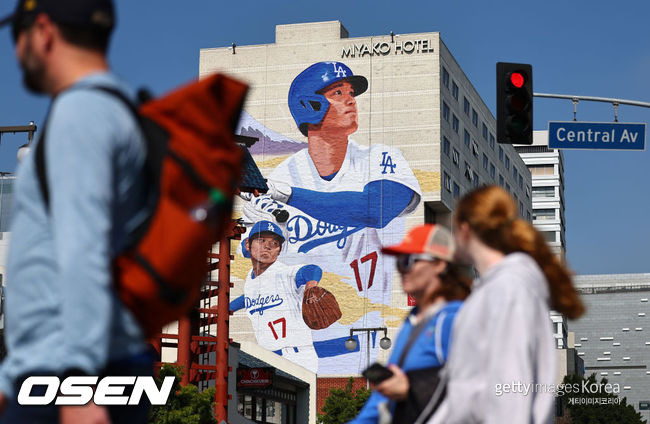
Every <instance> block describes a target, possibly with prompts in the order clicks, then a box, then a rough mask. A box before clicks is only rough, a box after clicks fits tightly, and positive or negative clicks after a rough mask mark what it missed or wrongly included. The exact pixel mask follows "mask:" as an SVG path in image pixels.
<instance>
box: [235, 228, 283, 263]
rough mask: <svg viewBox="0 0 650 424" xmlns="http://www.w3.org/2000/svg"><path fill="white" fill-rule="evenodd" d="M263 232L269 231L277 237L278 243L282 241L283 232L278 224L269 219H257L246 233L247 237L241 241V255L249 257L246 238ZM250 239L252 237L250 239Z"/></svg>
mask: <svg viewBox="0 0 650 424" xmlns="http://www.w3.org/2000/svg"><path fill="white" fill-rule="evenodd" d="M263 233H271V234H274V235H275V236H277V237H278V239H279V241H280V244H283V243H284V234H282V228H280V227H279V226H278V225H276V224H274V223H272V222H271V221H257V222H256V223H255V225H253V228H251V230H250V232H249V233H248V237H247V238H245V239H244V240H242V241H241V251H242V255H243V256H244V257H245V258H250V257H251V253H250V252H249V251H248V249H247V248H246V240H248V239H249V238H251V237H255V236H260V235H262V234H263ZM251 240H252V239H251Z"/></svg>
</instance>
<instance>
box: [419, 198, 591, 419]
mask: <svg viewBox="0 0 650 424" xmlns="http://www.w3.org/2000/svg"><path fill="white" fill-rule="evenodd" d="M453 227H454V237H455V239H456V256H457V259H458V260H461V261H465V262H467V263H471V264H472V265H474V268H475V269H476V271H477V272H478V276H479V277H478V279H477V280H475V282H474V286H473V289H472V294H471V295H470V296H469V298H468V299H467V300H466V302H465V304H464V306H463V307H462V308H461V310H460V312H459V313H458V317H457V319H456V322H455V325H454V338H453V340H452V347H451V351H450V354H449V361H448V363H447V369H446V371H445V375H446V381H447V384H446V389H447V393H446V397H445V399H444V401H443V403H442V405H441V406H440V407H439V408H438V410H437V412H436V414H435V415H434V417H433V418H432V419H431V420H430V421H429V422H430V423H449V424H455V423H463V424H467V423H479V422H480V423H550V422H552V420H553V411H554V392H553V388H554V386H553V385H554V384H555V383H556V380H555V379H556V371H555V354H556V353H555V342H554V340H553V333H552V329H551V323H550V319H549V307H550V308H552V309H554V310H556V311H558V312H560V313H562V314H563V315H564V316H566V317H567V318H571V319H575V318H578V317H579V316H580V315H582V313H583V312H584V306H583V305H582V302H581V300H580V298H579V296H578V293H577V291H576V290H575V289H574V287H573V285H572V282H571V275H570V273H569V271H568V270H567V269H566V268H565V267H564V266H563V265H562V264H561V263H560V261H559V260H558V258H557V257H556V256H555V255H554V254H553V253H552V252H551V250H550V248H549V247H548V245H547V243H546V240H545V239H544V237H543V236H542V235H541V234H540V232H539V231H537V230H536V229H535V228H534V227H533V226H532V225H531V224H530V223H529V222H528V221H525V220H523V219H520V218H519V217H518V216H517V207H516V205H515V202H514V201H513V199H512V198H511V197H510V195H509V194H508V193H506V192H505V191H504V190H503V189H501V188H499V187H496V186H485V187H481V188H479V189H477V190H474V191H472V192H470V193H468V194H467V195H465V196H464V197H463V198H462V199H461V200H460V202H459V203H458V205H457V207H456V211H455V213H454V220H453Z"/></svg>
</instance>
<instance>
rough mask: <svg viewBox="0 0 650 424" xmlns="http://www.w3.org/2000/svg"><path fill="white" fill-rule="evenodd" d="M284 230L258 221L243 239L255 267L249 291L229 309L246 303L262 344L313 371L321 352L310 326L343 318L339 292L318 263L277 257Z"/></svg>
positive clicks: (246, 288) (247, 286)
mask: <svg viewBox="0 0 650 424" xmlns="http://www.w3.org/2000/svg"><path fill="white" fill-rule="evenodd" d="M283 243H284V235H283V234H282V230H281V229H280V227H278V226H277V225H275V224H274V223H272V222H270V221H259V222H257V223H256V224H255V225H253V228H251V231H250V233H249V236H248V238H247V239H246V240H244V247H245V249H246V250H245V252H246V255H247V256H250V258H251V263H252V265H253V268H252V269H251V270H250V272H249V273H248V275H247V277H246V283H245V285H244V294H243V295H242V296H240V297H238V298H236V299H235V300H233V301H232V302H231V303H230V310H231V311H233V312H234V311H237V310H240V309H246V312H247V313H246V315H247V316H248V318H249V319H250V321H251V324H252V326H253V330H254V331H255V337H256V339H257V344H258V345H260V346H261V347H263V348H265V349H268V350H271V351H275V352H276V353H278V354H279V355H282V356H284V357H286V358H287V359H289V360H291V361H293V362H295V363H297V364H299V365H301V366H303V367H305V368H307V369H309V370H311V371H313V372H317V370H318V356H317V354H316V350H315V349H314V345H313V342H312V336H311V329H318V330H320V329H323V328H327V327H328V326H329V325H331V324H332V323H333V322H335V321H336V320H338V319H339V318H341V310H340V308H339V306H338V303H337V302H336V299H335V298H334V296H333V295H332V294H331V293H330V292H328V291H327V290H325V289H322V288H320V287H318V282H319V281H320V279H321V277H322V274H323V273H322V271H321V269H320V268H319V267H318V266H316V265H304V266H300V265H298V266H287V265H284V264H283V263H281V262H278V261H277V259H278V256H279V255H280V251H281V250H282V244H283Z"/></svg>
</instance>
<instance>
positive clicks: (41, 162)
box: [34, 85, 141, 213]
mask: <svg viewBox="0 0 650 424" xmlns="http://www.w3.org/2000/svg"><path fill="white" fill-rule="evenodd" d="M80 89H93V90H100V91H103V92H105V93H107V94H110V95H111V96H113V97H115V98H117V99H119V100H120V101H121V102H122V103H123V104H124V105H125V106H126V107H127V109H128V110H129V111H131V114H132V115H133V117H134V118H135V121H136V123H137V124H138V126H139V127H141V121H140V114H139V113H138V109H137V107H136V105H135V103H133V102H132V101H131V100H130V99H129V98H128V97H127V96H126V95H125V94H124V93H122V92H121V91H119V90H118V89H116V88H113V87H107V86H102V85H93V86H90V87H77V88H74V90H80ZM49 120H50V112H48V113H47V117H46V118H45V125H43V128H42V130H41V135H40V136H39V138H38V141H37V143H36V151H35V152H34V163H35V165H36V178H37V180H38V185H39V187H40V189H41V196H42V197H43V203H44V204H45V210H46V211H48V213H49V210H50V187H49V183H48V181H47V166H46V163H45V140H47V124H48V121H49Z"/></svg>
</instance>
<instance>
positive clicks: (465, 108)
mask: <svg viewBox="0 0 650 424" xmlns="http://www.w3.org/2000/svg"><path fill="white" fill-rule="evenodd" d="M463 111H464V112H465V115H467V116H469V100H467V97H463Z"/></svg>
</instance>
